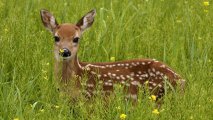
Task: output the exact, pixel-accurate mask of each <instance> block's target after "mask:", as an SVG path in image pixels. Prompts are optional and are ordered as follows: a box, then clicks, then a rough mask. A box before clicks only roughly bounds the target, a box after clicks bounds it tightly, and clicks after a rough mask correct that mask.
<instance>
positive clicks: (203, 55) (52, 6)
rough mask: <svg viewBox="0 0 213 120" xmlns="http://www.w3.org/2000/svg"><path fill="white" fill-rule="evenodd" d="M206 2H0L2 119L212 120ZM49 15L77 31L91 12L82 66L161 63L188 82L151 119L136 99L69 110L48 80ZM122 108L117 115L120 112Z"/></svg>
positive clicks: (210, 25) (212, 20)
mask: <svg viewBox="0 0 213 120" xmlns="http://www.w3.org/2000/svg"><path fill="white" fill-rule="evenodd" d="M203 2H204V1H203V0H46V1H44V0H0V23H1V24H0V119H2V120H11V119H15V118H17V119H20V120H22V119H26V120H33V119H44V120H45V119H51V120H53V119H55V120H58V119H60V120H63V119H71V120H72V119H81V120H84V119H91V120H100V119H103V120H105V119H107V120H109V119H110V120H111V119H119V115H120V114H122V113H124V114H126V115H127V118H126V119H129V120H142V119H167V120H168V119H172V120H176V119H177V120H183V119H195V120H198V119H202V120H212V119H213V111H212V108H213V89H212V87H213V54H212V53H213V39H212V38H213V34H212V33H213V2H212V1H209V3H210V5H209V6H204V4H203ZM42 8H45V9H48V10H50V11H51V12H52V13H53V14H54V16H55V17H56V18H57V20H58V22H59V23H64V22H71V23H75V22H77V21H78V19H80V18H81V17H82V16H83V15H84V14H85V13H87V12H88V11H90V10H91V9H93V8H96V10H97V16H96V18H95V23H94V24H93V26H92V27H91V29H89V30H88V31H86V32H85V33H84V35H83V38H82V39H81V42H80V44H81V45H80V49H79V54H78V56H79V58H80V59H81V60H82V61H90V62H100V61H101V62H103V61H110V57H115V59H116V61H118V60H124V59H132V58H155V59H157V60H160V61H163V62H165V63H166V64H168V65H169V66H171V67H172V68H173V69H175V70H176V71H177V72H178V73H180V74H181V75H182V76H183V78H185V79H186V80H187V87H186V92H185V94H184V95H179V94H173V95H171V96H172V97H171V96H170V95H168V96H166V97H165V102H164V104H163V105H162V107H161V108H160V109H159V111H160V114H159V115H155V114H153V113H152V110H153V109H155V105H154V103H153V102H150V100H149V99H148V96H141V98H139V103H138V105H137V107H135V108H132V107H131V105H129V103H125V102H124V101H123V99H122V93H121V92H119V89H120V88H119V87H118V90H117V92H116V98H113V99H111V100H110V102H109V104H110V105H109V106H108V107H107V108H105V107H104V105H103V101H102V100H100V97H96V98H95V99H94V100H92V101H90V102H85V101H84V100H83V99H82V100H79V101H78V102H76V103H74V104H70V103H69V102H68V100H66V99H64V98H63V95H61V93H59V92H58V91H57V82H56V81H55V80H54V78H53V59H54V58H53V52H52V49H53V45H54V41H53V39H52V36H51V34H50V33H49V32H48V31H47V30H45V29H44V27H43V25H42V23H41V20H40V14H39V11H40V9H42ZM118 106H120V109H118Z"/></svg>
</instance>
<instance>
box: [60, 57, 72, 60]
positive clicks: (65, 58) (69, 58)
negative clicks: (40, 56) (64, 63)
mask: <svg viewBox="0 0 213 120" xmlns="http://www.w3.org/2000/svg"><path fill="white" fill-rule="evenodd" d="M61 58H62V59H63V60H71V58H72V57H71V56H69V57H61Z"/></svg>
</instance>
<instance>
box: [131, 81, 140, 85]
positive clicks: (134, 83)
mask: <svg viewBox="0 0 213 120" xmlns="http://www.w3.org/2000/svg"><path fill="white" fill-rule="evenodd" d="M131 84H132V85H139V82H138V81H132V82H131Z"/></svg>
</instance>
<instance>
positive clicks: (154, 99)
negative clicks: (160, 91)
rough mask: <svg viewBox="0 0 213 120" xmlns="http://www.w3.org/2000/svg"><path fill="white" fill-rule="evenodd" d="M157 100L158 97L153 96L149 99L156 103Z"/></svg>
mask: <svg viewBox="0 0 213 120" xmlns="http://www.w3.org/2000/svg"><path fill="white" fill-rule="evenodd" d="M156 98H157V97H156V96H155V95H151V96H150V97H149V99H150V100H153V101H156Z"/></svg>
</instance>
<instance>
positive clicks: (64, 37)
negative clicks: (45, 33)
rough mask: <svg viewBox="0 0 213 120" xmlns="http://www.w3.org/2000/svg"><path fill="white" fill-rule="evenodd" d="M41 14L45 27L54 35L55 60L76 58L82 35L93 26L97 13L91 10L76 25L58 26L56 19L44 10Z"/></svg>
mask: <svg viewBox="0 0 213 120" xmlns="http://www.w3.org/2000/svg"><path fill="white" fill-rule="evenodd" d="M40 14H41V20H42V22H43V25H44V26H45V27H46V28H47V29H48V30H49V31H50V32H51V33H52V34H53V37H54V40H55V45H54V52H55V58H56V59H57V60H60V57H62V58H63V60H71V59H73V58H74V56H76V53H77V51H78V46H79V41H80V38H81V35H82V33H83V32H84V30H86V29H87V28H89V27H90V26H91V25H92V24H93V22H94V17H95V15H96V11H95V10H91V11H90V12H88V13H87V14H86V15H84V16H83V17H82V18H81V19H80V20H79V21H78V22H77V23H76V24H71V23H64V24H58V22H57V21H56V19H55V17H54V16H53V15H52V14H51V13H50V12H49V11H47V10H44V9H43V10H41V11H40Z"/></svg>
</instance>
